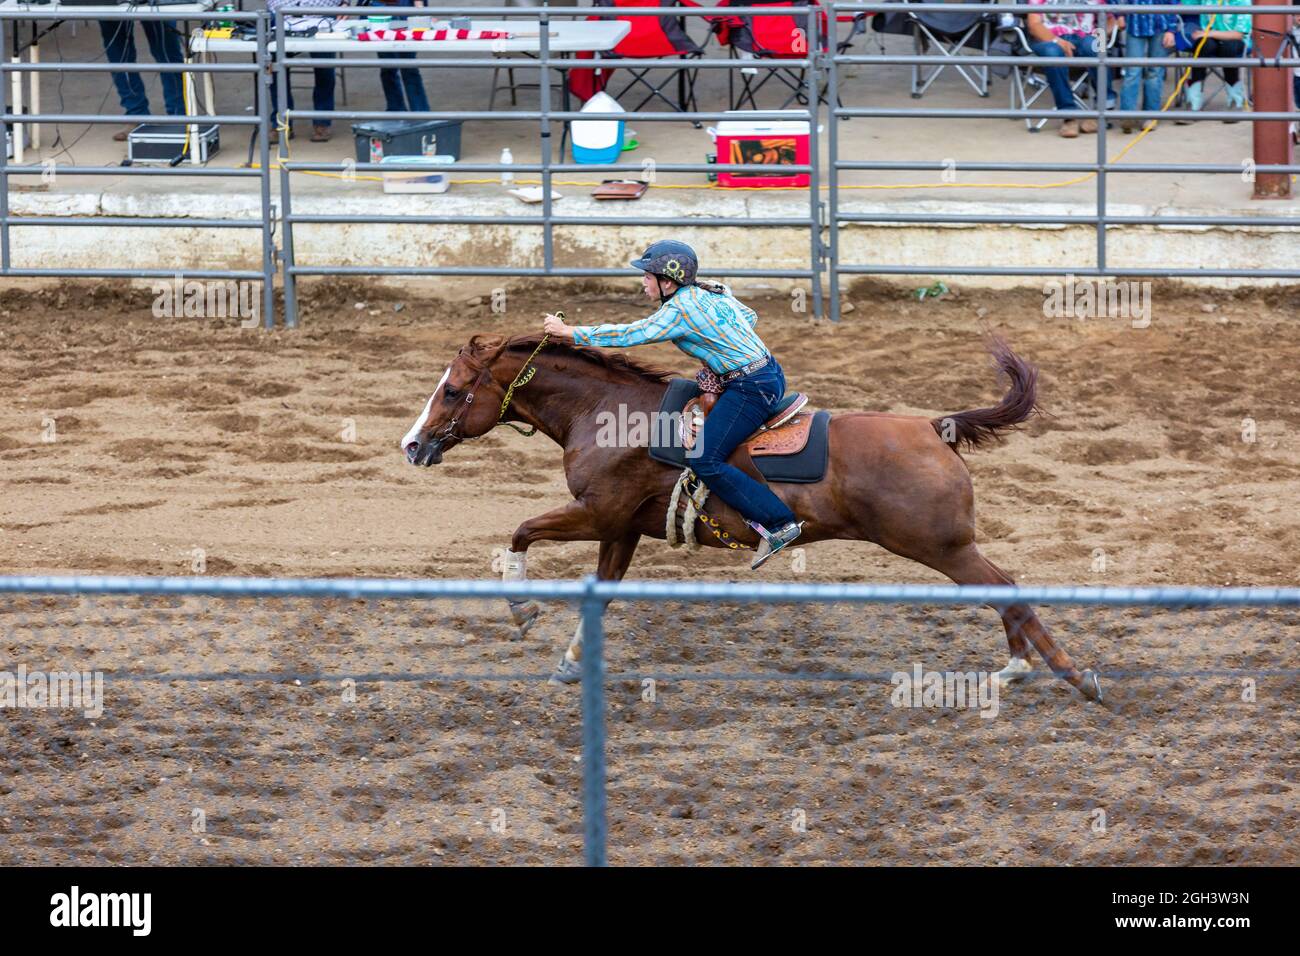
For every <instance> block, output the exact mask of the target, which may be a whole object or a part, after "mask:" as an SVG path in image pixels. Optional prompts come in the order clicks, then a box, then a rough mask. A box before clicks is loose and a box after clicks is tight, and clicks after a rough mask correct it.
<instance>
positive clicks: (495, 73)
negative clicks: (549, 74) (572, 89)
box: [488, 0, 578, 110]
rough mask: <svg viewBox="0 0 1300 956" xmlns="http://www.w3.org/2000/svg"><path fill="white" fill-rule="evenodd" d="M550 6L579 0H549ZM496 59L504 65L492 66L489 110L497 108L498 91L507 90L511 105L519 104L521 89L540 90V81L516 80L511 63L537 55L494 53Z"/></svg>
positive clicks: (526, 3)
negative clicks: (503, 75) (504, 80)
mask: <svg viewBox="0 0 1300 956" xmlns="http://www.w3.org/2000/svg"><path fill="white" fill-rule="evenodd" d="M547 5H549V6H552V7H576V6H577V5H578V0H548V4H547ZM500 6H505V7H531V6H535V3H534V2H533V0H504V2H503V3H501V4H500ZM492 58H493V59H494V60H501V61H502V63H504V64H506V65H504V66H495V67H493V68H492V92H491V93H490V94H488V110H493V109H495V108H496V102H497V91H498V90H506V91H507V92H509V94H510V105H511V106H518V105H519V91H520V90H540V89H541V88H542V86H541V84H540V83H536V82H525V83H517V82H515V67H514V66H513V65H511V64H510V61H511V60H535V59H537V57H536V56H535V55H534V54H532V53H493V54H492ZM502 71H504V72H505V74H506V82H505V83H502V82H500V77H501V73H502ZM552 89H553V90H554V91H556V92H559V87H558V86H556V87H553V88H552Z"/></svg>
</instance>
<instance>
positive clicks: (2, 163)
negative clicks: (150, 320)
mask: <svg viewBox="0 0 1300 956" xmlns="http://www.w3.org/2000/svg"><path fill="white" fill-rule="evenodd" d="M221 17H222V19H229V20H231V21H235V22H241V23H253V24H254V27H255V30H256V34H255V40H254V44H253V60H252V62H251V63H247V64H239V63H220V64H219V63H209V64H198V63H191V62H188V52H186V58H187V62H185V63H137V62H132V63H106V62H90V63H78V62H66V63H27V62H23V61H21V60H20V59H18V58H17V57H15V58H14V61H13V62H10V60H9V57H8V55H7V53H5V52H4V51H6V50H7V48H8V37H7V33H8V30H9V29H10V24H13V29H15V30H16V29H17V25H18V24H19V23H21V22H23V21H31V22H33V23H36V22H40V21H47V22H48V21H62V20H67V19H74V18H76V13H75V12H73V11H70V10H68V9H66V8H62V9H59V10H42V9H41V8H40V7H39V6H35V7H25V8H23V9H21V10H9V9H0V121H2V122H3V123H4V124H5V128H6V129H7V130H10V131H11V133H12V137H13V143H14V157H15V158H18V157H20V156H21V155H22V143H23V137H24V135H25V133H26V127H28V126H32V125H35V124H42V123H85V124H89V125H96V124H99V125H104V124H120V123H121V122H122V121H123V118H122V117H120V116H111V115H107V114H97V113H96V114H85V115H83V114H73V113H41V112H39V111H38V112H17V113H13V112H10V102H9V94H10V82H9V80H10V77H11V76H12V79H13V81H14V87H15V89H20V86H19V78H20V77H21V76H22V75H23V74H29V75H31V76H32V77H33V81H34V80H35V77H37V76H39V75H40V74H41V73H45V72H57V71H69V72H103V73H117V72H121V73H137V74H144V75H150V74H159V75H162V74H164V73H181V74H183V76H182V81H183V82H185V83H188V82H189V76H190V75H191V74H200V75H202V74H218V73H219V74H223V75H224V74H231V73H234V74H241V75H248V76H252V77H254V79H255V80H258V81H259V82H257V83H256V88H257V93H256V102H255V104H254V107H253V110H254V115H252V116H243V115H231V116H221V115H209V116H204V117H202V118H201V119H202V122H203V123H204V124H205V125H206V124H218V125H227V126H235V127H237V128H242V127H251V128H253V129H255V130H256V131H257V139H258V141H259V143H260V144H261V151H262V163H261V166H260V168H258V169H247V168H228V167H211V168H207V167H195V168H186V169H180V168H175V167H167V166H157V167H154V166H125V165H116V166H95V165H84V164H69V165H66V166H63V167H59V166H58V165H57V164H52V162H53V161H49V162H44V163H40V164H35V165H33V164H22V163H20V164H17V165H15V164H12V163H10V162H9V158H8V156H7V155H6V152H7V151H6V150H0V276H13V277H26V278H120V279H150V278H152V279H171V278H174V277H176V276H177V275H178V273H179V272H181V271H182V270H177V269H140V268H108V267H102V268H101V267H86V268H41V267H34V266H24V267H15V266H14V264H13V232H12V230H13V229H14V228H20V229H21V228H34V227H54V228H60V229H61V228H65V227H80V226H91V227H131V228H147V229H168V228H170V229H223V230H224V229H250V230H253V229H255V230H258V231H259V232H260V234H261V267H260V268H259V269H256V270H252V269H187V270H183V271H184V275H185V276H186V277H188V278H190V279H202V280H210V281H215V282H239V281H253V282H259V283H260V284H261V303H262V304H261V312H262V324H263V326H264V327H266V328H271V327H273V326H274V324H275V300H274V285H275V274H276V251H275V239H274V230H275V220H276V212H275V206H274V204H273V203H272V200H271V186H270V184H271V177H270V172H269V168H270V164H269V155H270V153H269V150H268V147H267V141H268V137H267V131H268V130H269V129H270V110H269V99H268V89H267V85H266V83H265V82H261V81H260V80H261V78H263V77H265V76H266V75H267V73H268V66H269V63H270V59H269V56H268V53H267V50H268V33H267V28H268V25H267V18H266V14H265V13H264V12H251V13H246V12H233V11H232V12H228V13H222V14H221ZM205 18H206V17H205V16H200V15H199V14H195V13H188V12H183V11H182V12H180V13H178V12H177V11H176V10H163V9H158V8H154V9H123V10H117V11H104V12H99V11H96V12H95V13H94V17H93V19H96V20H108V21H120V22H122V23H124V24H126V25H127V27H128V29H134V25H135V24H136V23H137V22H161V23H166V22H169V21H172V20H177V19H189V20H202V19H205ZM32 105H33V106H35V105H36V101H35V100H34V101H33V104H32ZM185 118H186V119H198V118H199V117H193V116H190V117H185ZM131 120H132V121H134V122H137V123H167V124H175V122H176V120H177V117H175V116H170V115H162V116H157V115H149V116H146V115H138V116H135V115H133V116H132V117H131ZM185 125H187V127H188V132H187V136H188V139H187V143H186V147H187V148H188V149H189V150H190V151H191V153H192V155H194V154H196V153H197V147H196V144H197V142H198V137H199V126H198V124H197V123H190V124H185ZM51 172H53V173H54V174H55V175H58V174H59V173H63V174H66V175H88V176H118V175H129V176H146V177H148V176H157V177H173V176H182V177H183V176H198V177H201V178H204V179H210V178H212V177H218V178H231V179H238V178H257V179H258V180H259V185H260V187H261V188H260V209H259V213H260V214H259V216H258V217H257V218H255V219H238V218H220V217H188V218H183V217H176V218H169V217H136V216H109V215H98V216H84V217H75V216H14V215H12V213H11V211H10V207H9V189H10V180H11V178H14V177H33V176H34V177H42V178H43V177H48V176H49V175H50V174H51Z"/></svg>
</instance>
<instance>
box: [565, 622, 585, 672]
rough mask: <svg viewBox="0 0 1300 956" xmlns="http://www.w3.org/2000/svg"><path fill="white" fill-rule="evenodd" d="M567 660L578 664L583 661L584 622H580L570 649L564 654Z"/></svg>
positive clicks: (570, 643)
mask: <svg viewBox="0 0 1300 956" xmlns="http://www.w3.org/2000/svg"><path fill="white" fill-rule="evenodd" d="M564 658H565V660H570V661H573V662H574V663H577V662H578V661H580V660H582V621H581V619H580V620H579V621H578V626H577V628H576V629H575V630H574V632H573V640H572V641H570V642H569V648H568V650H566V651H565V652H564Z"/></svg>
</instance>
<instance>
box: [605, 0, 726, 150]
mask: <svg viewBox="0 0 1300 956" xmlns="http://www.w3.org/2000/svg"><path fill="white" fill-rule="evenodd" d="M593 6H595V7H615V8H617V7H652V6H659V7H675V6H677V0H594V3H593ZM587 19H589V20H608V19H611V18H610V17H608V16H594V17H588V18H587ZM613 19H617V20H625V21H627V22H628V23H629V24H631V27H632V29H631V30H630V31H629V32H628V35H627V36H625V37H624V38H623V39H622V40H620V41H619V44H618V46H616V47H614V49H613V50H612V51H610V52H609V53H605V54H602V56H603V57H604V58H605V59H618V58H621V57H626V58H628V59H637V60H648V59H656V60H669V61H672V60H676V61H678V62H679V63H683V62H689V61H690V60H696V59H699V57H700V56H701V55H702V54H703V53H704V50H703V49H702V48H701V47H700V46H699V44H697V43H696V42H695V41H694V40H692V39H691V38H690V37H689V36H687V35H686V31H685V30H684V29H683V28H682V24H681V21H680V19H679V18H677V17H648V16H640V17H636V16H623V17H614V18H613ZM620 69H623V70H625V71H626V72H627V73H628V75H629V76H630V77H631V78H630V79H629V80H628V82H627V83H626V84H624V85H623V87H622V89H620V90H619V91H618V92H617V93H615V92H613V91H611V90H610V89H609V88H608V86H607V87H606V88H605V92H607V93H609V94H610V95H611V96H613V97H614V99H616V100H618V101H619V102H620V103H622V101H623V97H624V96H626V95H627V94H629V93H631V92H632V91H633V90H638V92H639V91H640V89H644V90H645V91H646V93H645V96H644V97H643V98H642V100H641V101H640V102H639V103H637V104H636V106H630V107H626V108H627V109H629V110H630V111H633V112H635V111H636V110H639V109H641V108H642V107H644V106H645V105H646V104H647V103H649V102H651V101H652V100H661V101H662V102H663V103H664V104H665V105H666V106H667V107H668V108H669V109H672V110H675V111H677V112H679V113H685V112H694V111H695V110H696V109H697V106H696V102H695V78H696V74H697V73H698V72H699V71H698V70H691V69H689V68H686V67H682V66H675V67H657V66H647V67H635V68H634V67H620ZM652 72H655V73H662V74H663V76H662V78H661V79H660V80H659V82H657V83H656V82H655V81H654V79H653V78H652V77H651V76H650V74H651V73H652ZM674 81H676V83H677V95H676V98H675V99H673V98H670V96H669V95H668V94H666V93H665V92H664V88H665V87H667V86H668V84H670V83H672V82H674ZM633 95H636V94H633ZM696 125H699V124H698V123H697V124H696Z"/></svg>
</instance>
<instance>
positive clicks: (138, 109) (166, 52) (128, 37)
mask: <svg viewBox="0 0 1300 956" xmlns="http://www.w3.org/2000/svg"><path fill="white" fill-rule="evenodd" d="M140 25H141V26H143V27H144V37H145V39H146V40H147V41H148V42H149V52H150V53H151V54H152V55H153V58H154V62H156V63H182V62H184V57H183V56H182V54H181V38H180V34H178V33H177V32H176V22H175V21H174V20H145V21H143V22H142V23H141V24H140ZM99 33H100V36H101V37H103V40H104V53H105V54H106V55H107V56H108V62H109V63H135V62H136V55H135V24H133V23H132V22H131V21H130V20H100V21H99ZM158 75H159V76H160V77H162V89H163V105H164V107H165V108H166V112H167V115H169V116H183V115H184V114H185V94H184V92H183V91H182V89H181V75H180V74H179V73H160V74H158ZM112 76H113V85H114V86H116V87H117V98H118V99H119V100H121V102H122V112H124V113H126V115H128V116H147V115H148V114H149V112H150V110H149V97H148V96H147V95H146V94H145V91H144V78H143V76H144V75H143V74H140V73H114V74H113V75H112Z"/></svg>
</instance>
